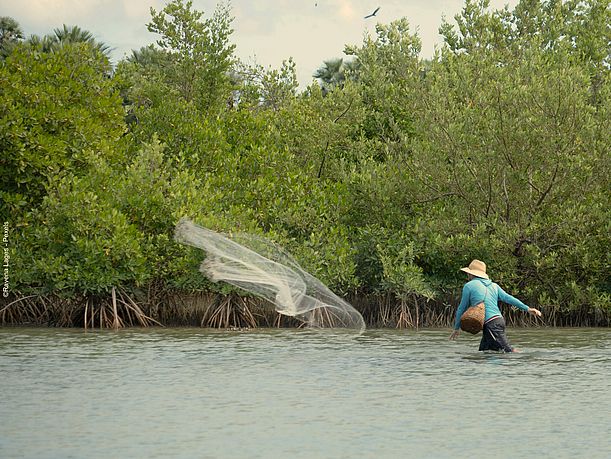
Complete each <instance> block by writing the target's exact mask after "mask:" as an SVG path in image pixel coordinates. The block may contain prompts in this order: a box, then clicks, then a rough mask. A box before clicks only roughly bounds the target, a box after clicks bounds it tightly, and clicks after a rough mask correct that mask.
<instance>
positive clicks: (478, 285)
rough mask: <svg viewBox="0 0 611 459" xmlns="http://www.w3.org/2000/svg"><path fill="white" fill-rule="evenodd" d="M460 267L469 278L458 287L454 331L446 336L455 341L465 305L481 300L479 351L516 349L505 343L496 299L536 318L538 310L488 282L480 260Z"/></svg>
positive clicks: (472, 304)
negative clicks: (483, 307)
mask: <svg viewBox="0 0 611 459" xmlns="http://www.w3.org/2000/svg"><path fill="white" fill-rule="evenodd" d="M460 270H461V271H464V272H466V273H467V275H468V279H469V281H468V282H467V283H466V284H465V286H464V287H463V289H462V297H461V299H460V304H459V305H458V309H457V310H456V320H455V321H454V331H453V332H452V334H451V335H450V339H451V340H455V339H456V338H458V335H459V334H460V318H461V317H462V315H463V313H464V312H465V311H466V310H467V308H469V307H471V306H475V305H476V304H479V303H482V302H483V303H484V305H485V309H486V314H485V317H484V330H483V333H484V336H482V340H481V342H480V343H479V350H480V351H489V350H491V351H505V352H518V350H517V349H514V348H513V347H511V346H510V345H509V342H508V341H507V336H505V319H504V318H503V315H502V314H501V310H500V309H499V305H498V302H499V300H500V301H502V302H503V303H507V304H510V305H512V306H515V307H516V308H519V309H522V310H523V311H526V312H528V313H529V314H532V315H533V316H536V317H541V311H539V310H538V309H535V308H529V307H528V306H526V305H525V304H524V303H522V302H521V301H520V300H518V299H517V298H515V297H513V296H511V295H509V294H508V293H506V292H505V291H504V290H503V289H502V288H501V287H499V286H498V285H497V284H495V283H494V282H492V281H491V280H490V279H489V278H488V275H487V274H486V263H484V262H483V261H479V260H473V261H472V262H471V263H470V264H469V267H467V268H461V269H460Z"/></svg>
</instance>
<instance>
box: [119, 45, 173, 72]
mask: <svg viewBox="0 0 611 459" xmlns="http://www.w3.org/2000/svg"><path fill="white" fill-rule="evenodd" d="M166 58H167V54H166V52H165V51H163V50H161V49H158V48H155V47H154V46H153V45H149V46H143V47H142V48H140V49H133V50H132V55H131V56H128V57H127V58H126V60H127V62H131V63H132V64H138V65H141V66H143V67H149V66H158V65H160V64H162V62H163V61H164V60H165V59H166Z"/></svg>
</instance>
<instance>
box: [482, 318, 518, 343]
mask: <svg viewBox="0 0 611 459" xmlns="http://www.w3.org/2000/svg"><path fill="white" fill-rule="evenodd" d="M483 332H484V336H482V340H481V342H480V343H479V350H480V351H505V352H513V347H511V346H510V345H509V341H507V336H505V319H503V317H500V316H499V317H495V318H494V319H490V320H489V321H487V322H486V323H484V330H483Z"/></svg>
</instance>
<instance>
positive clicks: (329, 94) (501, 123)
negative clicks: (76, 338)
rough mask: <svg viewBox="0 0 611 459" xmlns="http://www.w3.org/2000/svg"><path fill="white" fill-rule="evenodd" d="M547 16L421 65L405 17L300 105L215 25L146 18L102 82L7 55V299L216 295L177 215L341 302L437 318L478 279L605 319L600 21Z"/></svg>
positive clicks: (100, 69)
mask: <svg viewBox="0 0 611 459" xmlns="http://www.w3.org/2000/svg"><path fill="white" fill-rule="evenodd" d="M559 4H560V2H543V3H541V4H540V5H539V2H520V3H519V4H518V6H517V7H516V8H515V10H514V11H509V10H502V11H490V10H489V9H488V8H487V2H472V1H467V2H466V4H465V9H464V11H463V12H462V14H461V15H458V16H457V18H456V22H457V24H458V27H454V26H452V25H451V24H449V23H444V24H443V25H442V28H441V32H442V33H443V35H444V37H445V42H446V44H445V47H444V48H443V50H441V52H439V53H438V54H437V55H436V56H435V57H434V58H433V59H432V60H431V61H424V60H422V59H420V58H419V57H418V53H419V50H420V41H419V39H418V37H417V35H415V34H412V33H411V32H410V29H409V25H408V23H407V21H406V20H405V19H401V20H398V21H394V22H392V23H390V24H388V25H379V26H378V27H377V31H376V34H377V35H376V36H375V37H366V38H365V40H364V41H363V43H362V44H361V45H349V46H347V48H346V53H347V54H349V55H350V56H352V59H353V60H352V61H351V63H350V65H349V66H348V67H346V69H347V70H345V71H346V74H342V76H341V78H339V77H337V78H335V79H333V78H334V77H333V76H329V78H331V80H332V81H335V82H338V81H341V84H337V83H334V84H324V82H322V83H321V86H322V88H323V89H324V90H323V89H321V86H319V85H318V84H316V83H314V84H312V85H311V86H310V87H308V88H307V89H305V90H304V91H302V92H301V93H297V92H296V90H295V88H296V85H295V74H294V71H295V69H294V63H292V61H290V60H289V61H286V62H284V63H283V65H282V67H281V69H280V70H268V71H266V70H264V69H262V68H260V67H251V68H249V67H248V66H245V65H244V64H242V63H239V62H237V59H235V57H234V56H233V47H232V46H231V45H229V41H228V37H229V36H230V34H231V29H230V24H231V18H230V16H229V12H228V10H227V9H225V8H224V7H220V8H218V9H217V10H216V11H215V13H214V14H213V16H212V17H211V18H210V19H203V16H202V14H201V13H199V12H196V11H194V10H192V6H191V3H190V2H186V3H185V2H183V1H181V0H174V1H172V2H171V3H170V4H169V5H168V6H166V8H165V9H164V10H162V11H160V12H155V11H152V21H151V23H150V24H149V30H151V31H152V32H155V33H157V34H159V35H160V37H161V38H160V39H159V41H158V46H151V47H149V48H144V49H143V50H141V51H140V52H135V53H134V56H132V57H131V58H130V59H128V60H125V61H123V62H121V63H120V64H119V65H118V66H117V68H116V69H115V72H114V74H113V75H112V77H109V75H108V71H107V70H108V69H107V61H106V60H105V57H104V56H103V55H102V54H100V51H99V49H97V48H96V47H95V46H94V45H92V44H88V43H81V44H78V43H75V44H69V45H66V46H62V47H59V48H57V49H54V50H53V51H45V50H42V49H41V48H40V47H36V46H34V45H32V44H26V43H22V44H17V45H14V46H13V45H12V46H11V47H10V50H9V51H7V53H8V55H7V57H6V59H5V61H3V63H1V64H0V83H2V84H1V85H0V147H1V149H2V152H3V153H2V160H1V162H0V167H1V169H0V180H1V181H2V212H3V216H5V217H4V218H6V219H9V220H10V221H11V222H13V225H12V232H13V236H12V239H11V241H12V245H11V248H12V260H13V261H14V267H15V272H14V278H13V279H12V282H14V283H13V287H14V290H16V291H20V292H22V293H24V294H25V293H27V292H28V291H38V292H62V293H64V294H66V295H74V294H104V293H107V292H109V291H110V290H111V289H112V287H114V286H121V287H124V288H128V289H130V288H131V289H142V288H145V287H147V286H150V285H153V284H154V285H162V286H163V288H165V289H167V290H168V291H178V292H191V291H210V290H215V289H216V290H218V289H224V290H223V291H228V290H227V287H226V286H225V287H224V286H219V285H215V284H211V283H210V282H209V281H207V280H206V279H205V278H203V276H201V275H200V274H199V273H198V271H197V267H198V264H199V262H200V261H201V259H202V258H203V256H204V255H203V254H202V253H200V252H198V251H197V250H194V249H190V248H186V247H183V246H179V245H177V244H176V243H175V242H174V241H173V238H172V236H173V228H174V225H175V224H176V222H177V221H178V220H179V219H180V218H181V217H182V216H185V215H187V216H189V217H191V218H192V219H194V220H195V221H197V222H198V223H200V224H202V225H204V226H207V227H210V228H211V229H215V230H219V231H246V232H251V233H257V234H261V235H266V236H267V237H268V238H271V239H273V240H275V241H276V242H278V243H279V244H281V245H282V246H284V247H285V248H287V249H288V250H289V251H290V252H291V253H293V255H294V256H295V257H296V258H297V259H298V260H299V262H300V263H302V265H303V267H304V268H305V269H306V270H308V271H309V272H311V273H312V274H313V275H315V276H317V277H319V278H320V279H321V280H322V281H323V282H325V283H326V284H327V285H329V286H330V287H331V288H333V289H334V290H335V291H337V292H340V293H342V294H369V293H376V294H380V295H387V294H390V295H391V296H393V295H394V296H395V297H396V298H397V299H399V300H400V301H401V304H404V303H405V302H406V301H416V300H419V299H430V298H438V299H439V301H444V299H445V298H448V294H449V293H452V292H454V291H456V287H458V286H459V285H460V283H461V282H462V281H463V279H462V276H461V275H460V273H459V271H458V268H460V267H461V266H464V265H466V264H467V263H468V262H469V261H470V260H471V259H473V258H479V259H482V260H485V261H486V262H487V263H488V265H489V270H490V273H491V276H492V277H493V278H494V279H495V280H497V281H499V282H500V283H502V284H503V286H505V287H507V289H508V290H510V291H512V292H513V293H515V294H517V295H519V296H521V297H522V298H523V299H524V300H525V301H527V302H529V303H532V304H533V305H538V306H541V307H547V308H554V309H556V310H565V311H574V310H597V311H606V314H609V313H610V312H611V284H610V281H609V271H610V266H611V260H610V258H609V234H611V231H610V230H611V228H610V223H609V222H611V218H610V217H611V212H610V205H609V204H610V203H609V178H608V177H609V175H610V168H609V158H610V157H611V155H610V151H609V145H611V142H610V140H611V139H610V138H609V130H608V119H609V113H610V111H609V109H610V107H611V88H610V84H609V65H608V64H609V54H608V48H606V45H607V43H608V40H601V39H600V38H599V35H602V36H607V37H608V33H609V32H608V28H606V26H605V24H608V23H609V15H610V13H609V10H608V8H607V9H604V8H601V5H602V4H603V2H597V1H594V0H592V1H590V2H565V3H562V4H560V5H561V7H557V8H556V7H555V6H554V5H556V6H558V5H559ZM600 16H602V17H603V18H607V20H606V21H605V20H601V19H600ZM533 24H538V25H537V26H534V25H533ZM180 30H188V31H189V33H188V34H187V35H186V38H184V37H182V38H181V35H180V33H179V31H180ZM566 37H572V38H571V40H568V39H566ZM212 63H214V65H212ZM342 71H343V70H342ZM321 75H322V73H321Z"/></svg>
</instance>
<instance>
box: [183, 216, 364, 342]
mask: <svg viewBox="0 0 611 459" xmlns="http://www.w3.org/2000/svg"><path fill="white" fill-rule="evenodd" d="M174 237H175V239H176V241H178V242H180V243H182V244H187V245H191V246H193V247H197V248H199V249H202V250H204V251H205V252H206V258H205V259H204V261H203V262H202V264H201V266H200V270H201V271H202V272H203V273H204V274H205V275H206V276H207V277H208V278H210V279H211V280H212V281H214V282H218V281H223V282H227V283H229V284H231V285H234V286H236V287H239V288H241V289H243V290H246V291H247V292H250V293H252V294H254V295H257V296H259V297H262V298H265V299H266V300H268V301H269V302H270V303H272V304H273V305H274V306H275V310H276V311H278V312H279V313H280V314H284V315H287V316H291V317H296V318H297V319H299V320H301V321H303V322H305V323H306V324H308V325H309V326H311V327H318V328H328V327H345V328H354V329H357V330H359V331H362V330H364V329H365V322H364V321H363V317H362V316H361V314H360V313H359V312H358V311H357V310H356V309H354V308H353V307H352V306H351V305H350V304H349V303H348V302H346V301H344V300H342V299H341V298H340V297H338V296H337V295H336V294H334V293H333V292H332V291H331V290H330V289H329V288H328V287H327V286H326V285H324V284H323V283H322V282H321V281H320V280H318V279H317V278H315V277H314V276H312V275H311V274H309V273H307V272H306V271H304V270H303V268H301V266H299V263H297V261H295V259H293V257H292V256H291V255H290V254H289V253H288V252H286V251H284V250H283V249H282V248H280V247H279V246H278V245H276V244H275V243H273V242H271V241H269V240H267V239H265V238H263V237H260V236H255V235H252V234H246V233H238V234H232V235H222V234H219V233H216V232H214V231H211V230H209V229H206V228H203V227H201V226H199V225H197V224H195V223H193V222H192V221H191V220H189V219H187V218H182V219H181V220H180V221H179V222H178V224H177V225H176V230H175V234H174Z"/></svg>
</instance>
